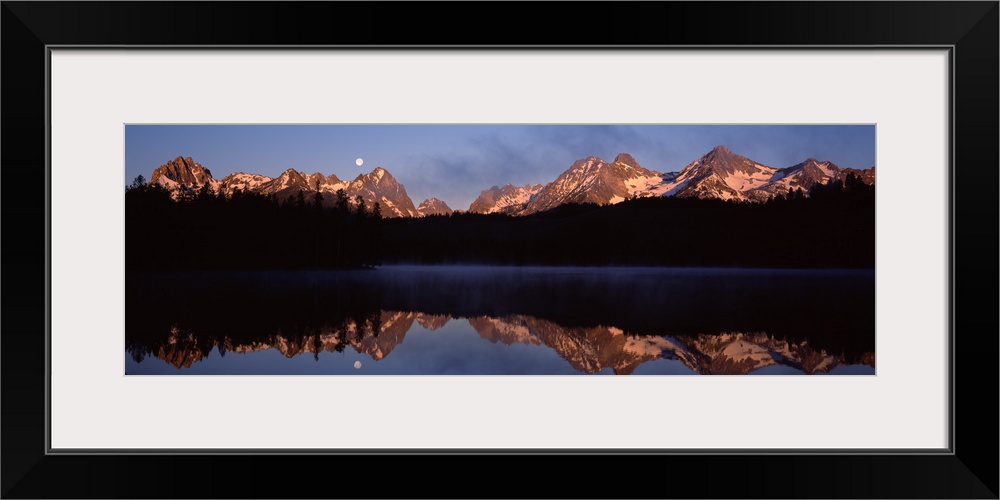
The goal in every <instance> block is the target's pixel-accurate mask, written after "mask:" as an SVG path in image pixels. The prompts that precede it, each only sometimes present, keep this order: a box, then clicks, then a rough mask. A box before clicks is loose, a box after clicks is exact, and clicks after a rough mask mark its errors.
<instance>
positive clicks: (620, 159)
mask: <svg viewBox="0 0 1000 500" xmlns="http://www.w3.org/2000/svg"><path fill="white" fill-rule="evenodd" d="M614 163H623V164H625V165H628V166H630V167H635V168H642V167H640V166H639V162H637V161H635V158H632V155H630V154H628V153H619V154H618V156H616V157H615V161H614Z"/></svg>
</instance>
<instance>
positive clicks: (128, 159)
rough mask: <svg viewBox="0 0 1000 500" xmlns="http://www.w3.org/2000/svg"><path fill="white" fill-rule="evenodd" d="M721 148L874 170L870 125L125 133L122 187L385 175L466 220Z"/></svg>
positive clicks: (775, 162) (150, 128)
mask: <svg viewBox="0 0 1000 500" xmlns="http://www.w3.org/2000/svg"><path fill="white" fill-rule="evenodd" d="M720 144H721V145H725V146H726V147H728V148H729V149H730V150H732V151H733V152H734V153H736V154H739V155H742V156H746V157H748V158H750V159H753V160H755V161H757V162H759V163H763V164H765V165H768V166H771V167H775V168H783V167H788V166H791V165H794V164H796V163H799V162H801V161H803V160H805V159H806V158H809V157H813V158H816V159H818V160H829V161H832V162H833V163H835V164H837V165H839V166H840V167H848V168H869V167H871V166H873V165H875V126H874V125H613V126H606V125H127V126H126V127H125V180H124V184H129V183H131V182H132V179H134V178H135V177H136V176H137V175H140V174H141V175H143V176H144V177H146V179H147V180H148V179H149V177H150V176H151V174H152V172H153V170H154V169H155V168H156V167H158V166H160V165H162V164H164V163H166V162H167V161H169V160H172V159H174V158H176V157H178V156H185V157H187V156H190V157H191V158H192V159H194V161H196V162H198V163H201V164H202V165H203V166H204V167H206V168H208V169H209V170H211V171H212V176H213V177H215V178H216V179H221V178H223V177H225V176H226V175H229V174H231V173H233V172H241V171H242V172H248V173H256V174H263V175H268V176H271V177H276V176H277V175H279V174H280V173H281V172H282V171H284V170H285V169H288V168H294V169H296V170H300V171H304V172H306V173H312V172H321V173H323V174H324V175H330V174H336V175H337V177H339V178H341V179H344V180H350V179H354V178H355V177H357V176H358V174H361V173H367V172H371V171H372V170H374V169H375V167H383V168H385V169H386V170H388V171H389V172H390V173H391V174H392V175H393V177H395V178H396V180H397V181H399V182H400V183H401V184H403V185H404V186H405V187H406V191H407V194H409V195H410V198H411V199H413V203H414V205H417V204H419V203H420V202H421V201H423V200H424V199H426V198H431V197H435V198H439V199H441V200H444V201H445V202H446V203H447V204H448V205H449V206H450V207H451V208H453V209H467V208H469V204H471V203H472V201H473V200H474V199H475V198H476V197H477V196H478V195H479V193H480V192H481V191H482V190H484V189H489V188H490V187H491V186H494V185H497V186H502V185H504V184H507V183H511V184H515V185H522V186H523V185H525V184H545V183H546V182H549V181H552V180H554V179H555V178H556V177H557V176H558V175H559V174H560V173H562V172H563V171H564V170H566V169H567V168H569V166H570V165H571V164H572V163H573V162H574V161H576V160H578V159H581V158H586V157H588V156H599V157H601V158H603V159H605V160H608V161H610V160H612V159H614V157H615V156H616V155H617V154H618V153H623V152H624V153H629V154H631V155H632V156H633V157H634V158H635V159H636V161H638V162H639V164H640V165H641V166H643V167H645V168H648V169H650V170H656V171H659V172H671V171H678V170H680V169H681V168H683V167H684V166H686V165H687V164H689V163H691V162H692V161H695V160H697V159H698V158H699V157H701V156H702V155H704V154H705V153H707V152H708V151H710V150H711V149H712V148H713V147H715V146H718V145H720ZM357 158H362V159H363V160H364V164H363V165H362V166H360V167H359V166H357V165H356V164H355V160H356V159H357Z"/></svg>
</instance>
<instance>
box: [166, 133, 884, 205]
mask: <svg viewBox="0 0 1000 500" xmlns="http://www.w3.org/2000/svg"><path fill="white" fill-rule="evenodd" d="M849 174H855V175H857V176H858V177H859V178H860V179H861V180H862V181H863V182H865V183H866V184H870V185H871V184H874V183H875V167H874V166H873V167H871V168H869V169H863V170H860V169H851V168H840V167H838V166H837V165H835V164H833V163H831V162H829V161H819V160H817V159H815V158H807V159H806V160H805V161H803V162H801V163H798V164H795V165H792V166H789V167H785V168H774V167H770V166H767V165H763V164H761V163H759V162H756V161H754V160H751V159H749V158H746V157H744V156H740V155H737V154H735V153H733V152H732V151H730V150H729V149H728V148H726V147H725V146H717V147H715V148H714V149H712V150H711V151H709V152H708V153H706V154H705V155H704V156H702V157H701V158H698V159H697V160H695V161H693V162H691V163H690V164H688V165H687V166H685V167H684V168H683V169H681V170H680V171H679V172H667V173H662V172H657V171H653V170H648V169H646V168H643V167H642V166H640V165H639V163H638V162H637V161H636V160H635V158H633V157H632V156H631V155H629V154H627V153H621V154H619V155H618V156H617V157H615V159H614V161H612V162H610V163H609V162H606V161H604V160H602V159H601V158H598V157H596V156H590V157H587V158H584V159H581V160H578V161H576V162H574V163H573V164H572V165H570V167H569V168H568V169H567V170H565V171H564V172H563V173H561V174H560V175H559V176H558V177H556V178H555V179H554V180H553V181H551V182H549V183H547V184H545V185H542V184H535V185H526V186H514V185H512V184H506V185H504V186H503V187H498V186H493V187H491V188H490V189H487V190H484V191H482V192H481V193H480V194H479V197H477V198H476V199H475V201H473V202H472V204H471V205H470V206H469V209H468V211H469V212H473V213H481V214H490V213H503V214H508V215H530V214H534V213H538V212H544V211H546V210H550V209H553V208H556V207H558V206H560V205H565V204H569V203H596V204H601V205H609V204H616V203H620V202H622V201H624V200H626V199H630V198H637V197H651V196H674V197H678V198H701V199H721V200H732V201H747V202H763V201H767V200H769V199H771V198H772V197H774V196H777V195H784V194H786V193H788V192H789V191H793V190H797V189H801V190H802V192H803V193H808V191H809V189H810V188H812V187H813V186H815V185H817V184H826V183H829V182H831V181H834V180H837V181H841V180H843V179H845V178H846V177H847V176H848V175H849ZM150 183H151V184H157V185H160V186H163V187H164V188H167V189H169V190H171V191H172V192H173V193H174V197H175V198H179V197H181V196H183V195H184V193H192V192H196V191H198V190H199V189H202V188H203V187H204V186H205V185H208V186H210V187H211V189H212V190H213V191H214V192H217V193H218V192H221V193H223V194H225V195H226V196H231V195H232V194H233V193H234V192H236V191H237V190H242V191H250V192H257V193H261V194H267V195H270V194H273V195H275V196H276V197H277V198H278V199H279V200H288V199H290V198H292V197H294V196H297V195H298V194H299V192H302V193H303V194H304V195H305V196H306V198H307V199H309V200H312V199H314V195H315V194H316V193H317V192H319V193H321V194H322V203H323V205H324V206H327V207H332V206H334V205H335V204H336V202H337V200H336V193H337V191H338V190H340V189H343V190H344V192H345V193H346V195H347V197H348V201H349V204H351V205H352V206H353V205H355V204H356V199H357V197H358V196H360V197H361V198H362V199H363V200H364V201H365V203H366V205H367V206H369V207H371V206H373V205H374V204H375V203H378V204H379V205H380V206H381V210H382V213H383V215H385V216H386V217H422V216H428V215H449V214H451V213H452V212H453V210H452V209H451V208H450V207H448V205H447V204H445V203H444V202H443V201H441V200H439V199H437V198H431V199H428V200H424V201H423V202H421V203H420V204H419V206H414V204H413V201H412V200H411V199H410V197H409V196H408V195H407V194H406V188H405V187H404V186H403V185H402V184H400V183H399V182H398V181H396V179H395V178H394V177H393V176H392V175H391V174H390V173H389V172H388V171H387V170H386V169H384V168H382V167H378V168H376V169H375V170H373V171H372V172H370V173H368V174H359V175H358V176H357V177H356V178H355V179H354V180H351V181H343V180H341V179H339V178H337V176H336V175H332V174H331V175H329V176H324V175H323V174H321V173H318V172H316V173H312V174H306V173H304V172H299V171H296V170H295V169H291V168H290V169H288V170H285V171H284V172H282V174H281V175H279V176H278V177H277V178H271V177H267V176H263V175H259V174H250V173H244V172H237V173H234V174H230V175H228V176H226V177H224V178H222V179H219V180H217V179H215V178H214V177H212V173H211V171H209V169H207V168H205V167H203V166H202V165H201V164H199V163H196V162H194V161H193V160H192V159H191V158H190V157H187V158H184V157H177V158H175V159H174V160H172V161H169V162H167V163H166V164H164V165H161V166H159V167H157V168H156V169H155V170H154V171H153V175H152V177H151V179H150Z"/></svg>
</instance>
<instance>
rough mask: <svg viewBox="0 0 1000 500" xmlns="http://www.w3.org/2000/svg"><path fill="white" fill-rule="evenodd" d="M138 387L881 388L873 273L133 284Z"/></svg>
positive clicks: (201, 279) (133, 368)
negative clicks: (377, 379)
mask: <svg viewBox="0 0 1000 500" xmlns="http://www.w3.org/2000/svg"><path fill="white" fill-rule="evenodd" d="M126 292H127V294H126V304H125V306H126V307H125V312H126V332H125V351H126V352H125V372H126V374H130V375H133V374H158V375H168V374H169V375H173V374H177V375H183V374H190V375H204V374H324V375H325V374H330V375H333V374H340V375H378V374H385V375H400V374H407V375H472V374H523V375H544V374H554V375H574V374H605V375H615V374H617V375H667V374H772V375H784V374H799V375H801V374H852V375H856V374H868V375H870V374H874V373H875V354H874V350H875V273H874V271H872V270H760V269H670V268H511V267H472V266H385V267H381V268H379V269H377V270H368V271H320V272H309V271H294V272H288V271H281V272H218V273H204V272H199V273H195V272H191V273H168V274H142V275H130V276H129V277H128V278H127V282H126Z"/></svg>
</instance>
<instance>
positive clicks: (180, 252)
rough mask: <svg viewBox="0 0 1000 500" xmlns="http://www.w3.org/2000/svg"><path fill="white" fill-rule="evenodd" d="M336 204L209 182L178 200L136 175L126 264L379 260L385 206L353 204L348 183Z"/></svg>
mask: <svg viewBox="0 0 1000 500" xmlns="http://www.w3.org/2000/svg"><path fill="white" fill-rule="evenodd" d="M335 197H336V203H335V206H334V207H333V208H327V207H324V206H323V194H322V193H319V192H317V193H315V194H314V195H312V196H309V197H306V196H305V194H304V193H303V192H302V191H300V192H299V194H298V196H293V197H291V198H288V199H287V200H285V201H284V202H279V201H278V199H277V198H276V197H274V196H273V195H272V196H266V195H262V194H258V193H253V192H248V191H242V190H236V191H235V192H233V193H232V195H231V196H225V195H223V194H222V193H215V192H213V190H212V188H211V186H209V185H207V184H206V185H204V186H202V187H201V188H200V189H199V190H198V191H197V192H193V191H187V192H182V195H181V196H180V198H179V199H177V200H176V201H175V200H173V199H172V198H171V194H170V192H169V191H167V190H166V189H163V188H162V187H160V186H159V185H156V184H146V183H145V182H144V181H143V179H142V177H141V176H140V177H138V178H137V179H136V180H135V182H133V184H132V185H131V186H129V187H128V188H127V189H126V192H125V247H126V252H125V254H126V256H125V263H126V268H128V269H133V270H177V269H302V268H310V269H357V268H363V267H370V266H374V265H378V264H379V263H380V255H381V244H380V239H381V230H380V223H381V219H382V212H381V207H380V206H379V205H378V204H377V203H376V204H375V205H374V206H373V207H372V208H371V209H368V208H366V207H365V206H364V204H363V202H362V204H361V205H360V206H354V207H352V206H351V204H350V203H349V202H348V199H347V195H346V194H345V193H344V192H343V190H340V191H338V192H337V193H336V194H335Z"/></svg>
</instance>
